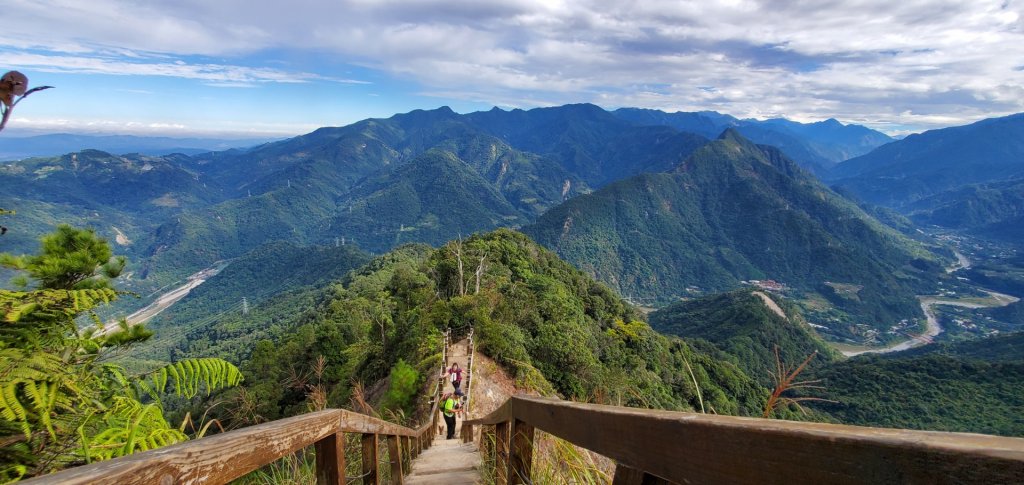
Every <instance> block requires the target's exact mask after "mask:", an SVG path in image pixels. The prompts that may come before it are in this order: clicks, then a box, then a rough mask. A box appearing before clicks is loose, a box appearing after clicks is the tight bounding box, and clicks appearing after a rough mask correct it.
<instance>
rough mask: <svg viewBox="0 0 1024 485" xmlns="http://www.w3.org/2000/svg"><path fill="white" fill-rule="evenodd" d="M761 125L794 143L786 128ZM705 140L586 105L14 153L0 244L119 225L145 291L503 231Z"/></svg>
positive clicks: (716, 118)
mask: <svg viewBox="0 0 1024 485" xmlns="http://www.w3.org/2000/svg"><path fill="white" fill-rule="evenodd" d="M700 116H703V117H705V118H707V119H708V120H711V121H710V122H711V123H713V124H717V125H722V124H723V123H726V122H729V120H734V119H733V118H731V117H728V116H727V115H716V114H712V113H705V114H701V115H700ZM751 123H752V122H751ZM765 123H767V122H762V123H761V124H764V126H769V125H768V124H765ZM775 125H778V126H783V128H785V130H788V131H787V133H790V135H792V136H798V135H795V134H794V133H795V132H794V131H793V130H795V129H796V128H794V127H798V125H792V126H790V125H780V124H778V122H776V123H775ZM775 125H772V126H775ZM799 126H802V127H804V128H807V127H806V126H804V125H799ZM783 128H777V129H776V128H772V129H776V131H778V132H780V133H781V131H780V130H782V131H785V130H783ZM847 128H849V127H847ZM805 131H807V133H805V134H806V135H807V136H810V137H813V136H818V135H814V132H813V130H810V129H809V128H808V130H805ZM799 136H804V135H799ZM819 138H820V136H819ZM705 143H707V139H706V138H705V137H703V136H701V135H699V134H694V133H690V132H686V131H680V130H678V129H677V128H674V127H671V126H638V125H636V124H635V123H633V122H631V121H627V120H625V119H622V117H620V116H617V115H615V114H612V113H609V112H607V111H605V110H603V109H601V108H599V107H597V106H594V105H587V104H582V105H567V106H561V107H555V108H538V109H532V110H529V111H523V110H512V111H503V110H499V109H493V110H491V111H486V112H478V113H470V114H467V115H459V114H456V113H455V112H453V111H452V110H450V109H449V108H447V107H444V108H439V109H436V110H430V111H424V110H416V111H412V112H409V113H405V114H399V115H395V116H392V117H391V118H387V119H369V120H364V121H360V122H357V123H354V124H352V125H348V126H344V127H335V128H321V129H319V130H316V131H314V132H312V133H309V134H306V135H303V136H299V137H295V138H291V139H288V140H282V141H278V142H274V143H267V144H264V145H260V146H255V147H252V148H247V149H232V150H228V151H224V152H213V153H205V154H199V155H196V156H194V157H187V156H184V155H172V156H167V157H142V156H137V155H133V156H126V157H118V156H113V155H106V154H100V153H98V152H93V151H83V152H81V153H79V154H76V155H74V156H75V157H79V158H81V159H82V162H81V163H82V167H91V166H92V165H89V164H90V163H92V162H94V161H97V162H98V161H99V160H101V159H103V160H107V161H106V162H103V163H105V164H106V165H107V166H110V167H115V166H118V167H120V168H119V169H123V170H125V172H126V173H125V176H124V177H122V176H121V175H118V176H117V177H113V175H110V174H108V175H110V176H109V177H107V178H106V179H97V178H96V177H95V176H93V175H92V174H94V173H95V174H99V173H100V172H101V171H97V170H92V169H89V170H87V171H85V172H83V171H82V170H79V171H78V172H76V171H74V170H71V169H70V168H69V167H68V164H69V163H70V162H69V160H70V158H71V156H70V155H69V156H64V157H61V158H56V159H52V160H51V161H49V162H47V163H49V165H50V166H52V168H47V169H43V167H42V165H41V163H42V162H15V163H12V164H8V165H6V167H7V169H5V171H6V172H11V173H9V174H7V173H5V175H10V176H12V177H15V178H14V179H10V184H9V185H8V184H5V185H7V186H9V187H15V186H17V187H19V188H18V189H17V190H12V191H10V192H8V191H7V190H5V191H4V192H5V193H4V194H3V198H2V199H0V203H2V204H3V205H4V206H5V207H11V208H13V209H15V210H19V212H20V213H21V214H22V215H21V216H19V217H22V219H20V220H19V221H18V222H20V223H21V224H19V227H18V229H19V230H17V231H13V232H12V233H11V234H12V236H11V237H9V238H8V239H7V240H5V243H9V244H10V245H9V246H8V247H7V249H11V250H15V251H26V252H27V251H31V250H32V249H33V247H34V246H33V241H34V239H35V238H36V237H37V236H38V235H39V234H42V233H44V232H46V231H47V230H49V229H51V228H52V225H53V224H54V222H55V221H56V220H57V219H60V220H62V221H69V222H76V223H80V224H97V225H98V227H97V229H98V230H99V231H100V233H101V234H104V235H107V236H108V237H111V238H114V237H117V236H118V235H119V233H118V232H117V231H121V232H123V236H122V237H120V238H119V240H123V241H130V242H131V245H130V246H126V249H127V251H128V253H129V255H130V256H131V257H132V260H133V261H135V266H134V267H133V268H132V270H133V275H134V278H133V280H132V284H133V285H136V287H137V289H139V290H141V291H146V290H145V289H146V288H147V287H150V288H156V287H160V286H163V285H164V284H167V283H170V282H172V281H174V280H177V279H179V278H181V277H183V276H185V275H187V274H190V273H192V272H194V271H197V270H199V269H201V268H204V267H207V266H209V265H211V264H213V263H214V262H215V261H218V260H222V259H226V258H233V257H237V256H239V255H241V254H244V253H245V252H246V251H249V250H251V249H253V248H255V247H257V246H259V245H261V244H264V243H266V242H270V241H278V240H287V241H290V242H292V243H295V244H321V243H329V242H331V241H333V239H334V238H345V239H346V240H355V241H356V242H357V243H359V244H360V245H362V247H364V248H367V249H370V250H374V251H378V252H379V251H386V250H388V249H390V248H391V247H394V246H395V245H396V244H401V243H404V242H415V241H419V242H428V243H431V244H439V243H441V242H443V241H446V240H448V239H451V238H454V237H458V236H459V235H460V234H469V233H472V232H474V231H478V230H489V229H493V228H495V227H500V226H511V227H516V226H519V225H521V224H525V223H529V222H531V221H533V220H534V219H535V218H536V217H538V216H539V215H540V214H541V213H543V212H544V211H546V210H548V209H550V208H551V207H553V206H554V205H557V204H559V203H561V202H563V201H565V200H566V199H569V198H571V197H573V196H575V195H578V194H583V193H586V192H588V191H590V190H591V189H592V188H596V187H601V186H603V185H606V184H608V183H611V182H614V181H617V180H620V179H624V178H628V177H631V176H634V175H637V174H640V173H653V172H663V171H666V170H670V169H671V168H673V167H675V166H677V165H678V164H679V163H680V162H681V161H682V160H684V159H685V158H686V157H688V156H689V155H691V154H692V153H693V152H694V150H696V149H697V148H699V147H700V146H702V145H704V144H705ZM104 157H105V158H104ZM122 160H123V161H122ZM118 163H121V164H122V165H123V167H122V166H119V165H117V164H118ZM133 167H134V168H133ZM58 168H59V170H57V169H58ZM132 170H134V171H135V172H138V173H135V174H131V173H129V172H131V171H132ZM19 171H20V173H14V172H19ZM40 174H43V175H45V177H43V176H42V175H40ZM29 175H31V177H29ZM90 176H91V177H93V178H89V177H90ZM32 177H34V179H32ZM133 177H134V178H133ZM115 180H116V182H113V181H115ZM438 183H440V184H442V185H437V184H438ZM442 194H443V195H442ZM51 216H52V217H51ZM115 228H116V230H115Z"/></svg>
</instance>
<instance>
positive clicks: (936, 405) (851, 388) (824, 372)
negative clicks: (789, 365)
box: [809, 333, 1024, 436]
mask: <svg viewBox="0 0 1024 485" xmlns="http://www.w3.org/2000/svg"><path fill="white" fill-rule="evenodd" d="M1021 341H1022V334H1020V333H1017V334H1011V335H1007V336H1000V337H994V338H988V339H984V340H980V341H968V342H963V343H959V344H955V345H942V346H935V345H931V346H926V347H922V348H921V349H918V350H914V351H909V352H900V353H896V354H889V355H871V356H860V357H856V358H852V359H849V360H846V361H842V362H837V363H834V364H831V365H829V366H826V367H824V368H821V369H816V370H812V371H811V373H810V374H809V378H815V379H821V380H822V382H821V384H822V385H823V386H824V387H825V392H824V395H825V396H826V397H827V398H828V399H831V400H832V401H834V402H815V403H811V404H810V406H811V407H813V408H814V409H816V410H819V411H822V412H826V413H828V414H830V415H831V416H832V417H833V418H835V419H837V420H839V421H840V422H843V423H853V424H860V425H865V426H882V427H892V428H911V429H928V430H936V431H970V432H980V433H992V434H1002V435H1009V436H1021V435H1024V421H1021V419H1020V416H1021V413H1024V393H1021V392H1020V389H1021V388H1022V387H1024V354H1022V353H1021V346H1022V344H1021Z"/></svg>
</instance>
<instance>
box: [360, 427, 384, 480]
mask: <svg viewBox="0 0 1024 485" xmlns="http://www.w3.org/2000/svg"><path fill="white" fill-rule="evenodd" d="M378 483H380V477H379V476H378V473H377V435H375V434H373V433H364V434H363V485H369V484H372V485H378Z"/></svg>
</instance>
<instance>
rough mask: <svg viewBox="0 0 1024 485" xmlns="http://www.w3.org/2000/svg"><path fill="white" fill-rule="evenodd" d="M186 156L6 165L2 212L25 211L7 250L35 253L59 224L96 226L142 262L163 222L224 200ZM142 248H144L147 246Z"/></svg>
mask: <svg viewBox="0 0 1024 485" xmlns="http://www.w3.org/2000/svg"><path fill="white" fill-rule="evenodd" d="M190 161H191V160H190V158H189V157H187V156H184V155H168V156H164V157H150V156H145V155H138V154H133V155H125V156H118V155H111V154H109V153H105V152H101V151H97V150H83V151H80V152H76V153H69V154H67V155H63V156H60V157H49V158H32V159H27V160H21V161H17V162H6V163H0V187H2V191H0V206H2V207H3V208H5V209H8V210H15V211H17V215H16V216H14V217H12V218H11V219H10V220H9V221H8V222H6V223H5V225H6V226H8V229H9V231H8V233H7V234H6V235H5V236H4V239H3V241H2V244H3V246H2V249H3V250H4V251H9V252H12V253H34V252H35V251H36V250H37V248H38V238H39V236H40V235H42V234H44V233H47V232H49V231H51V230H53V228H55V227H56V226H57V225H58V224H59V223H68V222H74V223H76V224H79V225H83V226H91V227H94V228H95V229H96V230H97V232H98V233H99V234H101V235H103V236H105V237H106V238H107V239H109V240H111V241H113V242H116V243H117V244H118V245H119V246H120V247H121V249H120V250H121V251H122V252H124V253H127V254H128V255H130V256H132V257H133V258H134V257H138V256H140V255H141V254H143V250H144V248H145V246H144V245H140V244H138V243H137V242H138V240H140V239H142V238H145V237H146V236H147V235H148V234H151V233H152V231H153V230H154V228H155V227H156V226H157V225H158V224H159V222H160V221H161V220H162V219H163V218H165V217H170V216H172V215H174V214H177V213H180V212H181V211H185V210H189V209H194V208H198V207H203V206H206V205H209V204H211V203H214V202H217V201H220V200H224V199H225V194H224V193H223V191H222V190H219V189H218V188H217V187H209V186H207V185H206V184H204V183H203V182H201V181H200V180H199V178H200V176H199V172H197V171H196V170H194V169H193V168H191V167H190V166H189V164H190ZM140 246H141V247H140Z"/></svg>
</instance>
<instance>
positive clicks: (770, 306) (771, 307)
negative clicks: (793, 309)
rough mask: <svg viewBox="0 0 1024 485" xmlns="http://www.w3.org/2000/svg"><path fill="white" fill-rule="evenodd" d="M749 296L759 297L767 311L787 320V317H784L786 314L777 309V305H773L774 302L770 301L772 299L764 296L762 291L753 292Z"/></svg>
mask: <svg viewBox="0 0 1024 485" xmlns="http://www.w3.org/2000/svg"><path fill="white" fill-rule="evenodd" d="M751 294H752V295H757V296H759V297H761V299H762V300H764V304H765V305H767V306H768V309H769V310H771V311H773V312H775V314H776V315H778V316H780V317H782V318H785V319H786V320H789V317H787V316H786V312H784V311H782V308H780V307H779V305H778V303H775V300H772V297H770V296H768V295H766V294H765V293H764V292H762V291H754V292H752V293H751Z"/></svg>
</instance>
